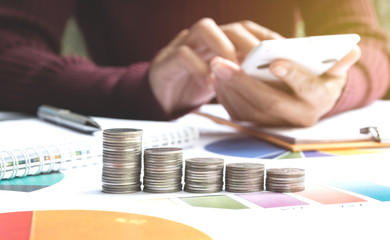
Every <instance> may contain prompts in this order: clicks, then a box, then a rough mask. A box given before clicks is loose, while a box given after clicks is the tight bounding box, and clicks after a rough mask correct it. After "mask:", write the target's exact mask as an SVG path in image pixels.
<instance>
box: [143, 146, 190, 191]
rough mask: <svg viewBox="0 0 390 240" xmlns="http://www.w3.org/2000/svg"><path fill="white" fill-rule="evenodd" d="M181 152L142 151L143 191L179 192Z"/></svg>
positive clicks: (168, 150)
mask: <svg viewBox="0 0 390 240" xmlns="http://www.w3.org/2000/svg"><path fill="white" fill-rule="evenodd" d="M182 179H183V150H182V149H181V148H175V147H170V148H147V149H145V150H144V181H143V183H144V191H145V192H152V193H171V192H178V191H181V190H182V188H183V186H182Z"/></svg>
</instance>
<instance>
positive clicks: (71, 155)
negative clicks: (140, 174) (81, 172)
mask: <svg viewBox="0 0 390 240" xmlns="http://www.w3.org/2000/svg"><path fill="white" fill-rule="evenodd" d="M7 116H12V117H11V118H7ZM20 116H21V119H17V118H19V115H15V114H5V113H1V114H0V117H2V118H1V119H2V120H3V121H1V120H0V180H2V179H11V178H14V177H24V176H28V175H37V174H41V173H49V172H52V171H59V170H63V169H69V168H73V167H80V166H88V165H91V164H96V163H98V162H99V161H101V157H102V141H103V139H102V132H101V131H99V132H95V134H94V135H88V134H82V133H79V132H76V131H73V130H70V129H67V128H63V127H60V126H57V125H54V124H50V123H48V122H45V121H42V120H39V119H37V118H32V117H30V118H27V119H26V116H25V115H20ZM10 119H12V120H10ZM15 119H16V120H15ZM94 119H95V120H96V121H97V122H98V123H99V124H100V126H102V129H107V128H139V129H142V130H143V134H142V139H143V140H142V141H143V143H142V144H143V148H149V147H168V146H175V147H181V148H189V147H191V146H194V145H195V144H196V143H197V142H198V139H199V132H198V130H197V128H194V127H191V126H187V125H182V124H180V123H176V122H157V121H136V120H122V119H111V118H98V117H97V118H94Z"/></svg>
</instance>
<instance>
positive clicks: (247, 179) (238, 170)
mask: <svg viewBox="0 0 390 240" xmlns="http://www.w3.org/2000/svg"><path fill="white" fill-rule="evenodd" d="M225 190H226V191H227V192H237V193H244V192H260V191H263V190H264V164H261V163H230V164H227V165H226V174H225Z"/></svg>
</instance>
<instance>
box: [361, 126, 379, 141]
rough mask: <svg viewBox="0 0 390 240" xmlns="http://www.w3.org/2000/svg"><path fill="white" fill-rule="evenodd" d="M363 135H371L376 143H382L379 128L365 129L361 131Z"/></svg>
mask: <svg viewBox="0 0 390 240" xmlns="http://www.w3.org/2000/svg"><path fill="white" fill-rule="evenodd" d="M360 133H362V134H371V136H372V137H373V138H374V140H375V141H377V142H381V136H380V134H379V129H378V128H377V127H365V128H361V129H360Z"/></svg>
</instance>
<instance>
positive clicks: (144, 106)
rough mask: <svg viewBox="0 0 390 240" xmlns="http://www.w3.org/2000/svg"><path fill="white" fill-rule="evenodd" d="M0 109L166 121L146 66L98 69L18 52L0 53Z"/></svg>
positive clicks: (24, 50) (80, 61)
mask: <svg viewBox="0 0 390 240" xmlns="http://www.w3.org/2000/svg"><path fill="white" fill-rule="evenodd" d="M0 66H1V67H0V76H1V78H0V108H1V109H5V110H17V111H25V112H34V111H35V109H36V108H37V106H39V105H40V104H43V103H46V104H52V105H55V106H59V107H65V108H70V109H72V110H74V111H79V112H82V113H86V114H91V115H102V116H115V117H126V118H144V119H164V118H166V117H167V116H165V115H164V113H163V112H162V110H161V109H160V106H159V104H158V103H157V101H156V100H155V98H154V96H153V93H152V92H151V90H150V86H149V83H148V81H147V79H145V77H146V74H147V70H148V64H147V63H140V64H134V65H132V66H129V67H121V68H115V67H98V66H96V65H94V64H93V63H91V62H88V61H86V60H83V59H81V58H75V57H62V56H59V55H56V54H53V53H51V52H47V51H43V50H39V49H34V48H31V47H23V46H19V47H18V48H14V49H8V50H6V51H2V52H1V53H0Z"/></svg>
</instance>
